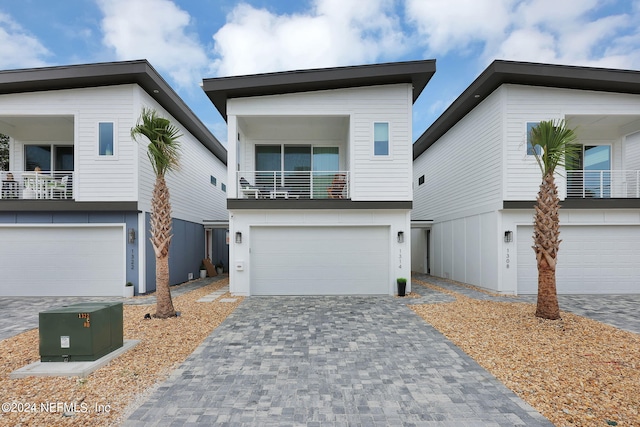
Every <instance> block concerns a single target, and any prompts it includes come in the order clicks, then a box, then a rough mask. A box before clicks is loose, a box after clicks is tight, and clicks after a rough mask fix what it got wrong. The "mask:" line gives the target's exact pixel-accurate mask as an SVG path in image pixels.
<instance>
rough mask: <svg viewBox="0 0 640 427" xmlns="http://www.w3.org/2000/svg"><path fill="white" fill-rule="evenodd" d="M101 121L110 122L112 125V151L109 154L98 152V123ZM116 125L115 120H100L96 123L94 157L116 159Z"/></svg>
mask: <svg viewBox="0 0 640 427" xmlns="http://www.w3.org/2000/svg"><path fill="white" fill-rule="evenodd" d="M102 123H111V125H112V126H113V152H112V153H111V154H100V125H101V124H102ZM117 135H118V126H117V123H116V121H115V120H100V121H98V122H97V124H96V157H97V158H98V159H100V160H117V159H118V137H117Z"/></svg>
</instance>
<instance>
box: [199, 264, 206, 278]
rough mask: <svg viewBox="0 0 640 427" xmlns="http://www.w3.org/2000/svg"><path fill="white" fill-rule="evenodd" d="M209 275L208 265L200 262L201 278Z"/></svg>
mask: <svg viewBox="0 0 640 427" xmlns="http://www.w3.org/2000/svg"><path fill="white" fill-rule="evenodd" d="M205 277H207V267H205V266H204V263H200V278H201V279H204V278H205Z"/></svg>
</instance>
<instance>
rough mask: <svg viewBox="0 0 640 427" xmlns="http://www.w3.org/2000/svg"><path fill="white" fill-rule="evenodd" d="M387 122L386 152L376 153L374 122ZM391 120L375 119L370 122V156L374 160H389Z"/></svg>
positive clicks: (390, 152)
mask: <svg viewBox="0 0 640 427" xmlns="http://www.w3.org/2000/svg"><path fill="white" fill-rule="evenodd" d="M378 123H386V124H387V154H376V124H378ZM391 145H392V144H391V122H389V121H386V120H376V121H374V122H373V123H372V124H371V158H372V159H376V160H389V159H391V155H392V151H391Z"/></svg>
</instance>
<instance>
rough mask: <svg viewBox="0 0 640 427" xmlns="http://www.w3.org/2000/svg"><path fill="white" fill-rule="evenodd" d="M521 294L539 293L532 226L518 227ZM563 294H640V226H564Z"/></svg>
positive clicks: (560, 281)
mask: <svg viewBox="0 0 640 427" xmlns="http://www.w3.org/2000/svg"><path fill="white" fill-rule="evenodd" d="M517 233H518V254H517V257H518V293H519V294H535V293H537V289H538V271H537V266H536V262H535V254H534V252H533V249H532V248H531V246H532V245H533V240H532V238H531V236H532V235H533V227H532V226H518V232H517ZM560 239H561V240H562V243H561V244H560V251H559V253H558V267H557V271H556V286H557V291H558V293H559V294H625V293H640V263H639V262H638V260H639V259H640V225H637V224H636V225H624V224H615V225H614V224H611V225H602V224H600V225H561V227H560Z"/></svg>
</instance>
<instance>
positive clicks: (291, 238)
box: [250, 225, 392, 295]
mask: <svg viewBox="0 0 640 427" xmlns="http://www.w3.org/2000/svg"><path fill="white" fill-rule="evenodd" d="M250 235H251V239H250V240H251V247H250V251H251V254H250V258H251V259H250V265H251V268H250V271H251V285H250V286H251V294H252V295H349V294H374V295H375V294H383V295H388V294H389V293H391V292H392V283H390V282H391V280H390V279H389V277H390V276H389V274H390V273H389V269H390V257H389V253H390V244H389V242H390V227H389V226H358V227H354V226H353V225H351V226H348V227H347V226H252V227H251V230H250Z"/></svg>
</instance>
